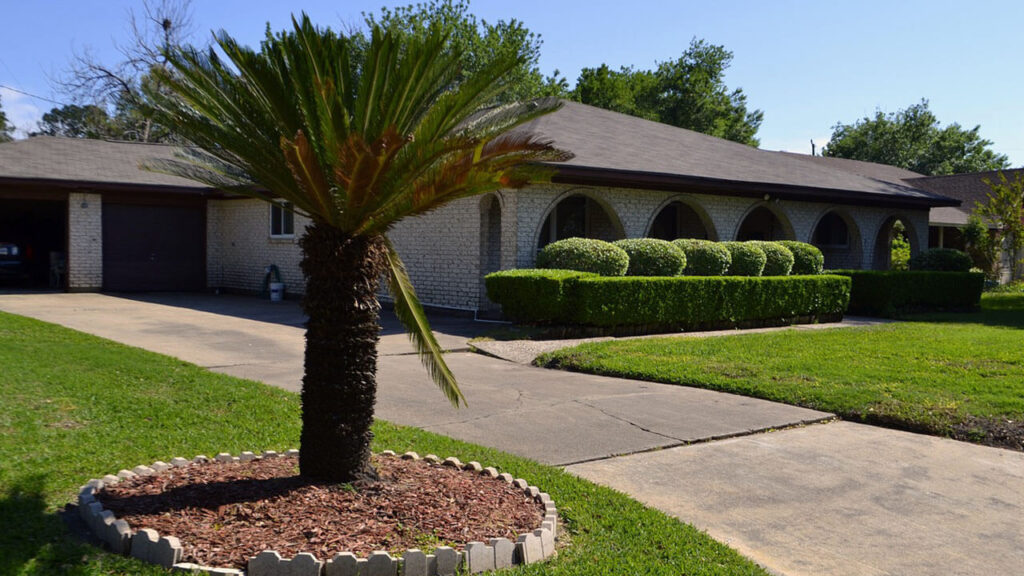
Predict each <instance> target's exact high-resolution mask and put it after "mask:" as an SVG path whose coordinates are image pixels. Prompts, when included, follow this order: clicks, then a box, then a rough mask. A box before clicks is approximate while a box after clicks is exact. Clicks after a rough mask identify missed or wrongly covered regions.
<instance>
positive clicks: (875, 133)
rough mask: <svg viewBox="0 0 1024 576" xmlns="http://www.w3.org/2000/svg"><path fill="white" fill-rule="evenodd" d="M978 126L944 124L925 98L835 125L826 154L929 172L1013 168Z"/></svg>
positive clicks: (937, 173) (955, 172) (943, 173)
mask: <svg viewBox="0 0 1024 576" xmlns="http://www.w3.org/2000/svg"><path fill="white" fill-rule="evenodd" d="M980 129H981V127H980V126H975V127H974V128H972V129H970V130H965V129H964V128H961V127H960V125H959V124H956V123H953V124H950V125H948V126H946V127H945V128H943V127H942V126H941V125H940V124H939V120H938V118H936V117H935V114H933V113H932V111H931V110H929V109H928V101H927V100H921V102H920V103H919V104H914V105H913V106H909V107H907V108H906V109H904V110H899V111H897V112H894V113H890V114H885V113H883V112H882V111H881V110H879V111H877V112H875V116H874V118H862V119H860V120H858V121H857V122H855V123H853V124H842V123H838V124H836V125H835V126H833V127H832V139H831V140H830V141H829V143H828V145H827V146H825V148H824V149H822V155H824V156H832V157H835V158H850V159H853V160H864V161H866V162H877V163H879V164H888V165H890V166H899V167H900V168H906V169H907V170H912V171H914V172H918V173H920V174H926V175H929V176H943V175H947V174H964V173H967V172H984V171H988V170H999V169H1002V168H1007V167H1009V165H1010V163H1009V160H1008V159H1007V157H1006V156H1005V155H1003V154H997V153H995V152H994V151H992V150H991V149H990V148H989V147H990V146H991V145H992V142H991V141H990V140H985V139H984V138H982V137H981V136H980V135H979V130H980Z"/></svg>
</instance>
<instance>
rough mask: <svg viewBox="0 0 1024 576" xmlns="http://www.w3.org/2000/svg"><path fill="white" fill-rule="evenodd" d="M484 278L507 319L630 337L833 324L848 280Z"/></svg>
mask: <svg viewBox="0 0 1024 576" xmlns="http://www.w3.org/2000/svg"><path fill="white" fill-rule="evenodd" d="M486 281H487V294H488V297H490V298H491V300H493V301H495V302H497V303H499V304H501V305H502V307H503V309H504V310H505V313H506V314H507V315H508V316H509V317H511V318H513V319H516V320H520V321H525V322H533V323H546V324H569V323H572V324H578V325H582V326H590V327H599V328H604V329H613V330H617V331H620V332H631V333H632V332H645V331H661V330H679V329H684V330H699V329H709V328H718V327H727V326H736V325H762V324H763V325H771V324H785V323H788V322H792V321H793V320H795V319H805V320H814V319H818V320H835V319H839V318H841V317H842V314H843V311H844V310H845V309H846V305H847V302H848V300H849V296H850V279H849V278H846V277H843V276H829V275H819V276H796V277H764V278H759V277H749V278H734V277H722V276H718V277H713V276H705V277H691V276H676V277H620V278H613V277H600V276H597V275H593V274H583V273H579V272H570V271H563V270H510V271H505V272H496V273H494V274H490V275H488V276H487V280H486ZM620 329H621V330H620Z"/></svg>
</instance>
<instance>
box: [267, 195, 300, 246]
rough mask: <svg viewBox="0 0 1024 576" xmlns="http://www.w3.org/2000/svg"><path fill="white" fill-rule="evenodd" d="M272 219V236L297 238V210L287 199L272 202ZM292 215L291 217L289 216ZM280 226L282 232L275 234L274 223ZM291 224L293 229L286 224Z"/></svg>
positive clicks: (270, 228) (270, 222)
mask: <svg viewBox="0 0 1024 576" xmlns="http://www.w3.org/2000/svg"><path fill="white" fill-rule="evenodd" d="M269 212H270V220H269V224H270V226H269V228H268V231H269V232H270V237H271V238H295V211H294V210H293V208H292V203H291V202H287V201H285V200H281V199H276V200H274V201H273V202H271V203H270V211H269ZM289 216H291V218H288V217H289ZM275 223H276V224H278V225H279V226H280V230H281V233H280V234H274V224H275ZM289 223H290V224H291V230H290V231H289V230H288V226H286V224H289Z"/></svg>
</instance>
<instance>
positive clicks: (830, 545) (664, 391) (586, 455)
mask: <svg viewBox="0 0 1024 576" xmlns="http://www.w3.org/2000/svg"><path fill="white" fill-rule="evenodd" d="M0 310H4V311H8V312H13V313H16V314H24V315H27V316H32V317H36V318H39V319H42V320H46V321H50V322H56V323H59V324H63V325H66V326H69V327H72V328H76V329H78V330H82V331H85V332H90V333H93V334H96V335H99V336H103V337H106V338H110V339H113V340H117V341H120V342H124V343H126V344H130V345H134V346H139V347H142V348H147V349H150V350H153V351H156V352H161V353H164V354H170V355H173V356H177V357H179V358H182V359H185V360H188V361H191V362H194V363H197V364H200V365H202V366H205V367H208V368H210V369H211V370H215V371H218V372H223V373H227V374H232V375H235V376H241V377H245V378H251V379H255V380H260V381H263V382H266V383H268V384H272V385H275V386H280V387H282V388H286V389H289V390H298V387H299V385H300V380H301V374H302V350H303V331H302V328H301V326H302V322H303V320H304V319H303V316H302V314H301V312H300V310H299V309H298V306H297V305H295V304H294V303H291V302H285V303H282V304H270V303H269V302H265V301H261V300H256V299H253V298H246V297H237V296H207V295H194V294H189V295H174V294H169V295H153V296H141V297H131V298H122V297H115V296H107V295H99V294H32V295H2V296H0ZM383 328H384V333H383V336H382V339H381V345H380V352H381V356H380V361H379V392H378V403H377V415H378V416H379V417H381V418H384V419H387V420H390V421H393V422H397V423H401V424H407V425H413V426H419V427H421V428H424V429H427V430H431V431H435V432H439V433H442V434H446V435H449V436H453V437H456V438H459V439H463V440H468V441H471V442H476V443H480V444H484V445H488V446H492V447H494V448H498V449H500V450H504V451H507V452H511V453H515V454H519V455H522V456H526V457H529V458H533V459H536V460H538V461H541V462H545V463H548V464H555V465H562V466H565V467H566V468H567V469H568V470H569V471H570V472H572V473H575V474H578V475H580V476H583V477H586V478H589V479H592V480H594V481H596V482H599V483H602V484H606V485H608V486H611V487H614V488H617V489H619V490H622V491H625V492H627V493H629V494H631V495H633V496H634V497H636V498H638V499H640V500H641V501H644V502H646V503H648V504H650V505H652V506H655V507H657V508H659V509H661V510H664V511H665V512H667V513H669V514H672V515H675V516H677V517H679V518H680V519H682V520H684V521H686V522H689V523H691V524H693V525H695V526H697V527H699V528H701V529H704V530H707V531H708V532H709V533H710V534H711V535H712V536H714V537H716V538H718V539H720V540H722V541H724V542H727V543H728V544H730V545H731V546H733V547H735V548H736V549H738V550H739V551H740V552H741V553H743V554H745V555H747V556H749V557H751V558H753V559H754V560H756V561H757V562H759V563H761V564H762V565H764V566H765V567H767V568H768V569H769V570H771V571H773V572H777V573H780V574H793V575H797V574H807V575H812V574H814V575H816V574H844V575H845V574H849V575H855V574H856V575H860V574H944V575H945V574H978V575H982V574H985V575H987V574H1019V573H1024V522H1022V521H1021V520H1020V519H1021V518H1022V517H1024V454H1022V453H1018V452H1011V451H1007V450H999V449H993V448H986V447H981V446H974V445H970V444H964V443H961V442H955V441H951V440H945V439H939V438H932V437H927V436H921V435H916V434H908V433H903V432H897V431H892V430H885V429H881V428H874V427H869V426H861V425H856V424H852V423H845V422H832V421H830V415H828V414H823V413H820V412H815V411H812V410H806V409H802V408H796V407H791V406H785V405H781V404H775V403H771V402H765V401H761V400H755V399H750V398H745V397H740V396H732V395H728V394H721V393H716V392H711V391H705V390H696V389H690V388H683V387H677V386H666V385H660V384H650V383H643V382H635V381H630V380H622V379H614V378H603V377H597V376H588V375H582V374H573V373H567V372H552V371H546V370H542V369H538V368H533V367H530V366H523V365H519V364H514V363H510V362H504V361H501V360H497V359H493V358H488V357H484V356H481V355H477V354H473V353H469V352H467V351H465V350H466V340H467V339H468V338H470V337H473V336H475V335H477V334H479V333H480V332H482V331H484V330H485V329H486V328H488V326H486V325H481V324H479V323H473V322H469V321H466V320H460V319H451V318H437V319H434V328H435V330H436V331H437V332H438V338H439V340H440V341H441V343H442V345H443V346H444V347H445V348H447V349H449V350H452V352H449V354H448V355H447V357H448V361H449V363H450V365H451V367H452V369H453V371H454V372H455V374H456V376H457V377H458V379H459V382H460V384H461V386H462V387H463V391H464V393H465V394H466V397H467V399H468V401H469V408H467V409H462V410H458V411H456V410H454V409H452V408H451V407H450V406H449V405H448V404H447V402H446V401H445V400H444V398H443V397H442V396H441V395H440V394H438V393H437V392H436V390H435V389H434V387H433V385H432V384H431V383H430V382H429V380H428V379H427V377H426V374H425V373H424V371H423V369H422V368H421V367H420V365H419V360H418V358H417V357H416V356H415V354H413V350H412V348H411V346H410V345H409V344H408V341H407V338H406V336H405V335H404V333H403V332H402V331H401V328H400V326H399V325H398V323H397V321H395V320H394V318H393V317H389V316H385V318H384V321H383Z"/></svg>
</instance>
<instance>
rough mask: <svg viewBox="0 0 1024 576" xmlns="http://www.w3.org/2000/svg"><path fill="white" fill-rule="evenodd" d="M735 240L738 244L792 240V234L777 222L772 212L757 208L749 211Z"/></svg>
mask: <svg viewBox="0 0 1024 576" xmlns="http://www.w3.org/2000/svg"><path fill="white" fill-rule="evenodd" d="M736 239H737V240H739V241H740V242H746V241H748V240H792V239H793V237H792V233H791V232H790V231H789V229H788V227H787V226H786V225H785V224H784V223H783V222H782V221H781V220H779V217H778V216H776V215H775V213H774V212H772V211H771V210H769V209H767V208H765V207H764V206H758V207H757V208H755V209H753V210H751V211H750V213H749V214H747V217H746V218H744V219H743V223H742V224H740V229H739V232H737V233H736Z"/></svg>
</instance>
